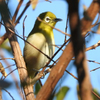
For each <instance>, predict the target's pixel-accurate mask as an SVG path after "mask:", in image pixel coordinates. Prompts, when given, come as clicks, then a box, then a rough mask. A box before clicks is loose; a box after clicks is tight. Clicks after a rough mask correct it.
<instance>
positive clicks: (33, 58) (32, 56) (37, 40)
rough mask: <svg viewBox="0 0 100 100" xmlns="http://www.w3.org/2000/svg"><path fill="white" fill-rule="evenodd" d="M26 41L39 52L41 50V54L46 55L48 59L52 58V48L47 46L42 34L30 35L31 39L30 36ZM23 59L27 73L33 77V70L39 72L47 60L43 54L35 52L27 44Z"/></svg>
mask: <svg viewBox="0 0 100 100" xmlns="http://www.w3.org/2000/svg"><path fill="white" fill-rule="evenodd" d="M37 34H38V35H37ZM27 41H28V42H30V43H31V44H32V45H34V46H35V47H36V48H38V49H39V50H41V51H42V52H43V53H45V54H46V55H48V56H49V57H52V55H53V47H52V45H48V42H47V40H46V38H45V36H44V35H43V34H40V33H36V34H33V35H31V38H30V36H29V37H28V39H27ZM49 42H50V41H49ZM51 44H52V41H51ZM24 59H25V62H26V66H27V69H28V72H29V74H30V75H31V76H32V74H33V76H34V73H33V71H34V70H33V69H36V70H39V69H40V68H43V67H44V66H45V64H46V63H47V62H48V60H49V59H48V58H47V57H46V56H45V55H44V54H42V53H41V52H39V51H38V50H36V49H35V48H34V47H32V46H31V45H29V44H28V43H26V44H25V48H24Z"/></svg>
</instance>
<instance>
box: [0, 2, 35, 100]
mask: <svg viewBox="0 0 100 100" xmlns="http://www.w3.org/2000/svg"><path fill="white" fill-rule="evenodd" d="M8 10H9V9H8V7H7V5H6V3H5V1H4V0H0V13H1V16H2V20H3V22H4V25H5V29H6V33H7V35H8V37H9V41H10V45H11V48H12V51H13V55H14V58H15V63H16V66H17V68H18V72H19V77H20V80H21V82H24V81H25V80H26V78H27V76H28V74H27V70H26V66H25V62H24V59H23V56H22V53H21V50H20V47H19V44H18V42H17V38H16V36H15V35H14V34H13V33H11V32H10V31H9V29H11V30H12V31H14V26H13V25H12V24H11V23H12V22H11V19H10V16H9V13H8V12H9V11H8ZM19 19H20V18H19ZM8 28H9V29H8ZM24 92H25V96H26V100H32V99H33V100H34V94H33V87H32V86H31V85H30V86H27V87H24Z"/></svg>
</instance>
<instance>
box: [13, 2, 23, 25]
mask: <svg viewBox="0 0 100 100" xmlns="http://www.w3.org/2000/svg"><path fill="white" fill-rule="evenodd" d="M22 3H23V0H20V2H19V4H18V6H17V8H16V11H15V13H14V15H13V18H12V23H14V22H15V20H16V17H17V14H18V12H19V9H20V7H21V5H22Z"/></svg>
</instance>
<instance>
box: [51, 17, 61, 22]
mask: <svg viewBox="0 0 100 100" xmlns="http://www.w3.org/2000/svg"><path fill="white" fill-rule="evenodd" d="M53 21H55V22H58V21H62V19H60V18H55V19H54V20H53Z"/></svg>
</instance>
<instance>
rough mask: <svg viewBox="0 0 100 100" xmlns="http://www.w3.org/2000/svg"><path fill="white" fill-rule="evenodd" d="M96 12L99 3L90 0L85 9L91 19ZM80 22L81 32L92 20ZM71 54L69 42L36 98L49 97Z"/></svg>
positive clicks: (43, 99)
mask: <svg viewBox="0 0 100 100" xmlns="http://www.w3.org/2000/svg"><path fill="white" fill-rule="evenodd" d="M98 12H99V4H98V3H96V2H95V3H94V2H92V4H91V6H90V7H89V9H88V10H87V13H88V14H89V15H90V17H91V19H92V20H93V19H94V18H95V16H96V14H97V13H98ZM81 22H82V27H81V29H82V32H85V31H86V30H88V28H89V27H90V26H91V24H92V21H86V20H85V19H84V18H83V19H82V21H81ZM65 55H66V56H65ZM73 56H74V54H73V46H72V42H70V43H69V44H68V45H67V46H66V48H65V50H64V52H63V54H62V55H61V57H60V59H59V61H58V63H57V64H56V65H55V66H54V67H53V68H52V71H51V73H50V75H49V77H48V79H47V81H46V82H45V84H44V86H43V87H42V88H41V90H40V91H39V93H38V94H37V97H36V100H47V99H48V98H49V96H50V94H51V92H52V91H53V89H54V87H55V85H56V84H57V82H58V80H59V79H60V78H61V77H62V75H63V74H64V71H65V69H66V67H67V66H68V64H69V62H70V61H71V59H72V57H73ZM55 73H56V74H55ZM45 94H46V95H45Z"/></svg>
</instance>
